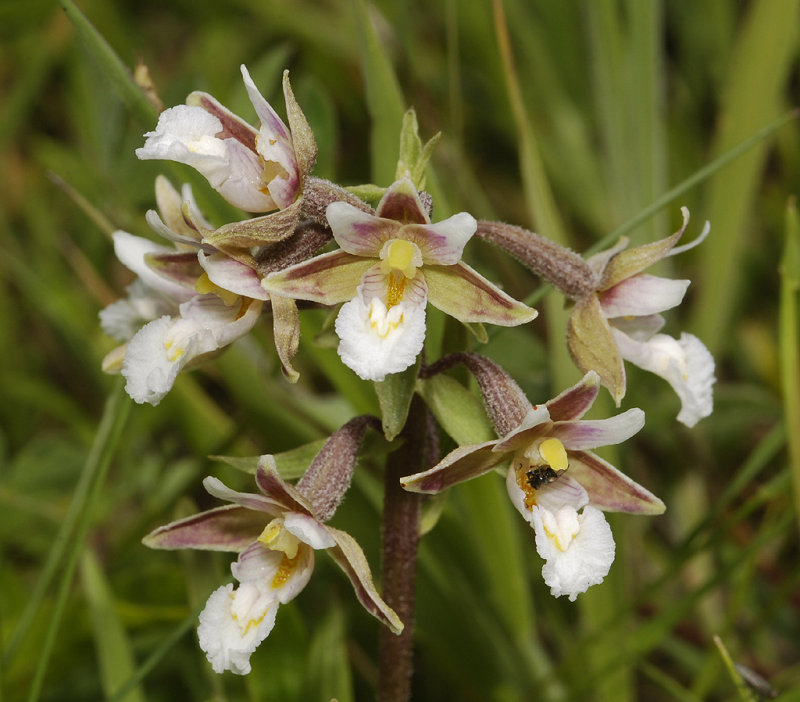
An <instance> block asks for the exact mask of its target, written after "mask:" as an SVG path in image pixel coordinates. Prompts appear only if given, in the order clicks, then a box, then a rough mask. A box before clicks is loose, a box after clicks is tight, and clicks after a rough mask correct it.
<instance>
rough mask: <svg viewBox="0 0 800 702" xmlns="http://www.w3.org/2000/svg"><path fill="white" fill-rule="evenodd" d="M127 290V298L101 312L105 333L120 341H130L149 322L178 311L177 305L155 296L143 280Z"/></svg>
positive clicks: (138, 280) (131, 285)
mask: <svg viewBox="0 0 800 702" xmlns="http://www.w3.org/2000/svg"><path fill="white" fill-rule="evenodd" d="M127 290H128V297H127V298H125V299H124V300H117V301H116V302H112V303H111V304H110V305H108V306H107V307H106V308H105V309H102V310H100V325H101V326H102V328H103V331H104V332H105V333H106V334H108V335H109V336H111V337H114V338H115V339H118V340H119V341H128V340H129V339H131V338H132V337H133V336H134V335H135V334H136V332H138V331H139V329H141V328H142V326H144V325H145V324H147V322H151V321H153V320H154V319H156V318H158V317H161V316H163V315H165V314H169V313H171V312H175V311H177V305H174V304H170V303H169V302H167V300H166V299H164V298H163V297H161V296H159V295H157V294H155V293H154V292H153V290H151V289H150V288H148V287H147V286H146V285H145V284H144V282H142V279H141V278H137V279H136V280H134V281H133V283H131V284H130V285H129V286H128V289H127Z"/></svg>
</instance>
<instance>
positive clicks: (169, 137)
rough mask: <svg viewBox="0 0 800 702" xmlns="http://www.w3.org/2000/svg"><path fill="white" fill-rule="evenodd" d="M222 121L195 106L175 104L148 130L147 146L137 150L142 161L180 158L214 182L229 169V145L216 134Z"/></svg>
mask: <svg viewBox="0 0 800 702" xmlns="http://www.w3.org/2000/svg"><path fill="white" fill-rule="evenodd" d="M220 131H222V122H220V121H219V119H217V118H216V117H215V116H214V115H212V114H211V113H210V112H206V110H204V109H203V108H202V107H198V106H195V105H176V106H175V107H170V108H168V109H166V110H164V111H163V112H162V113H161V114H160V115H159V117H158V124H157V125H156V128H155V130H154V131H152V132H147V133H146V134H145V137H147V139H146V141H145V143H144V146H142V147H141V148H139V149H136V156H137V157H138V158H140V159H142V160H149V159H166V160H170V161H178V162H179V163H185V164H186V165H188V166H192V167H194V168H196V169H197V170H198V171H200V172H201V173H202V174H203V175H204V176H206V178H208V180H209V182H211V184H212V185H215V184H216V183H215V181H218V180H219V178H221V177H222V174H223V173H225V171H226V170H227V163H228V157H227V148H226V146H225V143H224V142H223V140H221V139H218V138H217V137H216V136H215V135H216V134H218V133H219V132H220Z"/></svg>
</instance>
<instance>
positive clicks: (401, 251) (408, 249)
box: [381, 239, 417, 278]
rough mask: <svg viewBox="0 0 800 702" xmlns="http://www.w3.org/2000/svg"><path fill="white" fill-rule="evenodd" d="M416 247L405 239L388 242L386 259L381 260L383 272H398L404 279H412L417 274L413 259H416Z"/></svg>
mask: <svg viewBox="0 0 800 702" xmlns="http://www.w3.org/2000/svg"><path fill="white" fill-rule="evenodd" d="M416 254H417V247H416V246H414V244H412V243H411V242H410V241H406V240H405V239H394V240H393V241H391V242H389V246H388V251H386V257H385V258H384V259H383V262H382V266H381V267H382V268H383V269H384V271H386V272H388V271H389V270H395V271H400V272H401V273H402V274H403V275H404V276H405V277H406V278H413V277H414V276H415V275H416V273H417V264H416V263H415V262H414V259H415V258H416V257H417V256H416Z"/></svg>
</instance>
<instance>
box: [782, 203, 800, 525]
mask: <svg viewBox="0 0 800 702" xmlns="http://www.w3.org/2000/svg"><path fill="white" fill-rule="evenodd" d="M785 236H786V241H785V244H784V252H783V261H782V264H781V296H780V309H779V325H780V328H779V333H778V336H779V339H780V357H781V384H782V386H783V407H784V412H785V413H786V427H787V428H788V429H789V431H788V432H787V437H788V448H789V465H790V467H791V472H792V484H793V485H794V504H795V515H796V517H797V520H798V526H800V435H798V433H797V427H800V348H799V347H800V322H798V320H799V319H800V305H798V296H800V219H799V218H798V215H797V206H796V202H795V200H794V199H792V200H791V202H790V203H789V206H788V207H787V208H786V234H785Z"/></svg>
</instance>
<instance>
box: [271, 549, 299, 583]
mask: <svg viewBox="0 0 800 702" xmlns="http://www.w3.org/2000/svg"><path fill="white" fill-rule="evenodd" d="M297 561H298V558H297V556H295V557H294V558H289V557H288V556H286V555H284V556H283V558H282V559H281V564H280V565H279V566H278V572H277V573H275V577H273V578H272V583H271V587H272V589H273V590H277V589H278V588H279V587H282V586H283V585H285V584H286V582H287V581H288V580H289V578H290V577H291V575H292V573H294V569H295V567H296V566H297Z"/></svg>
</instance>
